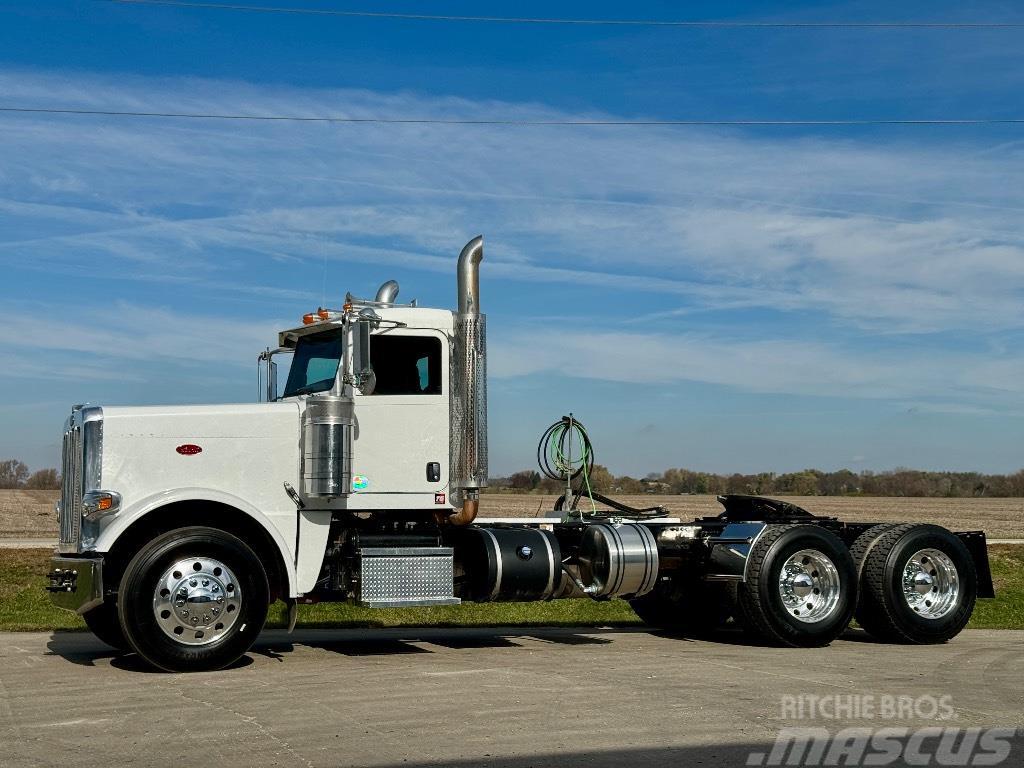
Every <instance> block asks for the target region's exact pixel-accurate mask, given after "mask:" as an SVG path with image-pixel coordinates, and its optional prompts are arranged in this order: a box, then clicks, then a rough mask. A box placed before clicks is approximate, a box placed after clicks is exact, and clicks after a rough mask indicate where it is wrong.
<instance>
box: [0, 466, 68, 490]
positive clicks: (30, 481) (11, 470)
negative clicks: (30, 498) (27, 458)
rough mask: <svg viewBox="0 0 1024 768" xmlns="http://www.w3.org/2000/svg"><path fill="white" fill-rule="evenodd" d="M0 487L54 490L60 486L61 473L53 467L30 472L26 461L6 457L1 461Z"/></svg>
mask: <svg viewBox="0 0 1024 768" xmlns="http://www.w3.org/2000/svg"><path fill="white" fill-rule="evenodd" d="M0 488H24V489H26V490H54V489H57V488H60V475H59V474H58V473H57V470H56V469H54V468H53V467H50V468H49V469H37V470H36V471H35V472H29V469H28V466H27V465H26V464H25V462H23V461H18V460H17V459H4V460H3V461H0Z"/></svg>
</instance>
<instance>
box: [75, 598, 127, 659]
mask: <svg viewBox="0 0 1024 768" xmlns="http://www.w3.org/2000/svg"><path fill="white" fill-rule="evenodd" d="M82 618H83V619H85V625H86V626H87V627H89V631H90V632H92V633H93V634H94V635H96V637H98V638H99V639H100V640H102V641H103V642H104V643H106V644H107V645H109V646H111V647H113V648H117V650H119V651H123V650H126V649H127V648H128V642H127V641H126V640H125V639H124V632H122V631H121V620H120V619H119V618H118V615H117V602H116V601H115V600H105V601H104V602H103V604H102V605H98V606H96V607H95V608H92V609H90V610H88V611H86V612H85V613H83V614H82Z"/></svg>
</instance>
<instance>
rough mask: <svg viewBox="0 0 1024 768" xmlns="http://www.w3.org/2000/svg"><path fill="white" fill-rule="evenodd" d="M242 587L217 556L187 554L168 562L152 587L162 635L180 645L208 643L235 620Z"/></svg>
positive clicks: (239, 605) (227, 630)
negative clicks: (171, 563) (166, 567)
mask: <svg viewBox="0 0 1024 768" xmlns="http://www.w3.org/2000/svg"><path fill="white" fill-rule="evenodd" d="M241 607H242V589H241V587H239V585H238V579H236V578H235V575H234V574H233V573H232V572H231V570H230V569H229V568H228V567H227V566H226V565H224V563H222V562H220V561H219V560H214V559H213V558H209V557H189V558H183V559H181V560H178V561H177V562H176V563H174V564H173V565H172V566H170V567H169V568H168V569H167V570H166V571H164V573H163V575H162V576H161V577H160V579H159V580H158V581H157V584H156V588H155V589H154V591H153V614H154V615H155V616H156V623H157V626H159V627H160V629H161V630H162V631H163V633H164V634H165V635H167V636H168V637H169V638H171V639H172V640H174V641H175V642H177V643H182V644H183V645H209V644H210V643H213V642H216V641H217V640H219V639H220V638H221V637H223V636H224V635H225V634H226V633H227V632H229V631H230V630H231V628H232V627H233V626H234V625H235V622H237V621H238V616H239V614H240V613H241V611H240V608H241Z"/></svg>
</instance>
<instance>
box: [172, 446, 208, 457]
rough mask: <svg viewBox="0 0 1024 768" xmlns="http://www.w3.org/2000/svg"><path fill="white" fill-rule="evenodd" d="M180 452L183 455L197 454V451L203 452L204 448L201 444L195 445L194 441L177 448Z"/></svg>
mask: <svg viewBox="0 0 1024 768" xmlns="http://www.w3.org/2000/svg"><path fill="white" fill-rule="evenodd" d="M174 450H176V451H177V452H178V453H180V454H181V455H182V456H195V455H196V454H197V453H202V452H203V449H202V447H201V446H198V445H194V444H193V443H185V444H184V445H179V446H178V447H177V448H175V449H174Z"/></svg>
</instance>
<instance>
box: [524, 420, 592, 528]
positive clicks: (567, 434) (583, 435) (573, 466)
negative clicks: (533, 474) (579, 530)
mask: <svg viewBox="0 0 1024 768" xmlns="http://www.w3.org/2000/svg"><path fill="white" fill-rule="evenodd" d="M573 432H575V436H574V435H573ZM574 437H575V439H574ZM577 441H578V443H579V451H578V452H577V451H570V450H569V448H570V446H572V445H573V443H574V442H577ZM537 464H539V465H540V469H541V471H542V472H543V473H544V474H545V475H546V476H547V477H549V478H551V479H552V480H560V481H562V482H567V481H571V480H575V479H576V478H577V477H579V476H581V475H582V476H583V487H584V488H586V491H587V497H588V498H589V499H590V506H591V508H592V509H593V511H594V512H597V505H596V504H595V503H594V492H593V490H592V489H591V487H590V475H591V473H592V472H593V471H594V446H593V445H592V444H591V442H590V436H589V435H588V434H587V430H586V428H585V427H584V426H583V425H582V424H580V423H579V422H578V421H576V419H574V418H572V417H571V416H563V417H562V418H561V419H560V420H559V421H556V422H555V423H554V424H552V425H551V426H550V427H548V428H547V429H546V430H545V431H544V434H543V435H542V436H541V438H540V443H538V444H537ZM580 495H582V494H581V493H580V492H577V493H576V494H575V495H574V496H575V499H578V498H579V496H580ZM575 499H565V503H567V504H568V503H570V502H574V500H575ZM573 505H574V506H575V504H574V503H573Z"/></svg>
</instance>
